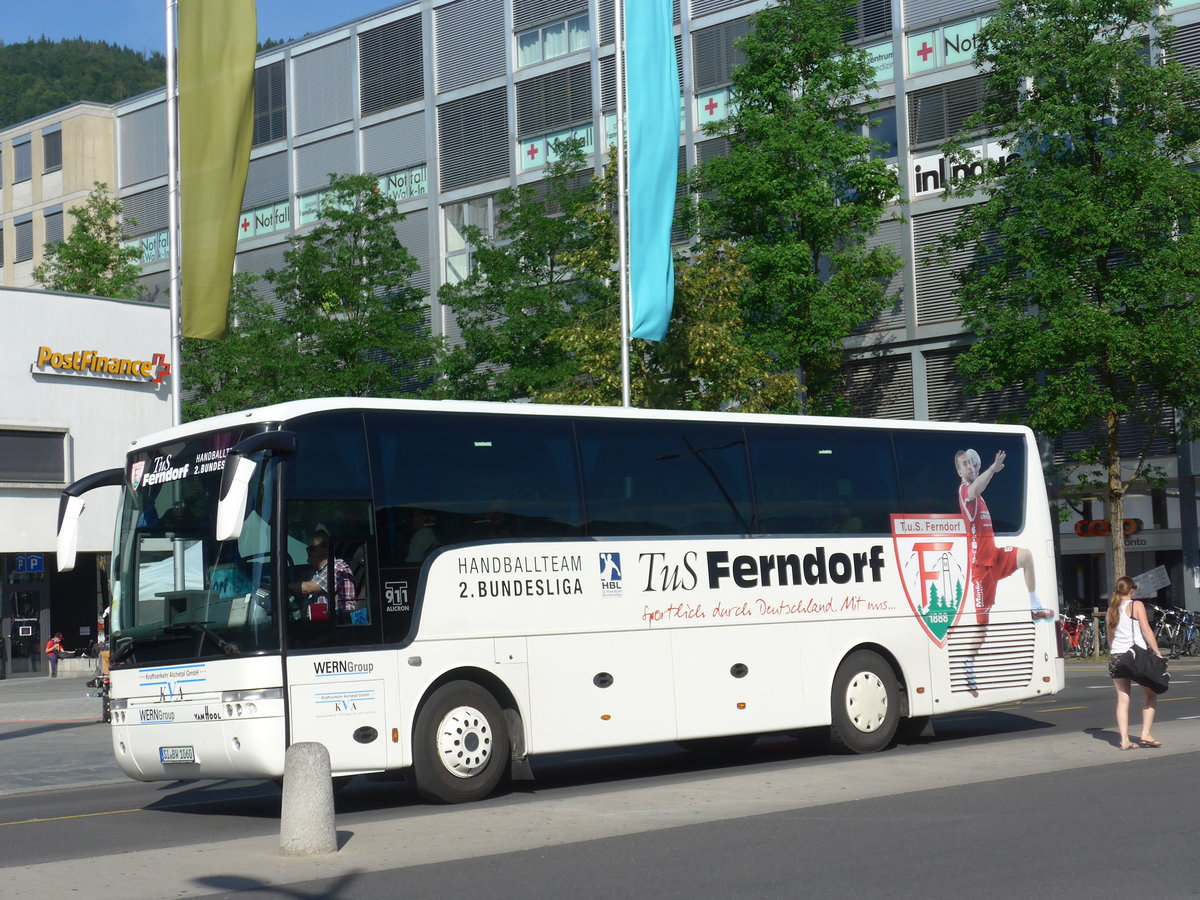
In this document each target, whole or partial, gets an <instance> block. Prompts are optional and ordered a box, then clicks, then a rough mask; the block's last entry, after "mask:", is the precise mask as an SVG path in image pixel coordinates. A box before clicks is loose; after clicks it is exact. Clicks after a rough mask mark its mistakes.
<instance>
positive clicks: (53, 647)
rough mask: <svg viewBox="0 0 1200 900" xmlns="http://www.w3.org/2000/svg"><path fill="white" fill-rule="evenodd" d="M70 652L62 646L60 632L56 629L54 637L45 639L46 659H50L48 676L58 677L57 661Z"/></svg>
mask: <svg viewBox="0 0 1200 900" xmlns="http://www.w3.org/2000/svg"><path fill="white" fill-rule="evenodd" d="M70 655H71V654H70V653H68V652H67V651H66V650H65V649H64V648H63V643H62V632H61V631H56V632H55V633H54V637H52V638H50V640H48V641H46V659H48V660H49V661H50V677H51V678H57V677H58V661H59V660H60V659H63V658H65V657H67V656H70Z"/></svg>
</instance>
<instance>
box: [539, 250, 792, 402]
mask: <svg viewBox="0 0 1200 900" xmlns="http://www.w3.org/2000/svg"><path fill="white" fill-rule="evenodd" d="M609 258H610V259H615V252H614V253H613V254H612V256H611V257H609ZM598 261H599V260H598ZM746 282H747V273H746V270H745V267H744V266H743V265H742V264H741V262H740V260H739V257H738V248H736V247H733V246H730V245H719V244H711V245H708V246H707V247H705V248H704V249H702V250H699V251H697V252H696V253H695V254H693V255H692V256H690V257H688V258H684V257H682V256H677V257H676V260H675V303H674V306H673V308H672V310H671V321H670V325H669V327H668V329H667V334H666V336H665V337H664V338H663V340H662V341H659V342H654V341H643V340H636V339H635V340H633V341H631V345H630V352H629V362H630V402H631V403H632V405H634V406H639V407H648V408H653V409H693V410H722V409H738V410H741V411H743V412H793V411H794V409H795V407H794V404H795V390H796V384H795V379H794V378H793V377H792V375H791V373H782V374H781V373H777V372H772V371H771V370H770V367H769V360H767V359H765V358H764V357H762V355H761V354H760V353H759V352H758V351H756V350H755V349H754V348H753V347H750V346H748V345H747V344H746V342H745V340H744V335H745V326H744V324H743V321H742V314H741V298H742V296H743V293H744V291H745V289H746ZM550 341H551V343H554V344H558V345H559V346H561V347H562V348H563V349H564V350H565V351H567V352H568V353H570V354H571V357H572V359H573V360H574V362H575V367H576V372H575V373H574V374H573V375H572V376H571V377H570V378H568V379H567V380H566V381H564V382H562V383H560V384H558V385H555V386H553V387H551V388H547V389H543V390H541V391H539V392H538V393H537V395H536V397H535V399H537V400H538V401H541V402H547V403H571V404H580V405H587V406H617V405H619V404H620V402H621V365H620V362H621V322H620V310H619V307H618V305H617V302H616V301H615V300H614V302H612V303H610V304H608V305H606V306H603V307H600V308H597V309H593V310H590V311H588V312H587V313H586V314H583V315H579V316H576V317H575V318H573V319H572V320H571V322H570V323H568V324H567V325H565V326H563V327H562V328H559V329H557V330H556V331H555V332H554V333H552V334H551V335H550Z"/></svg>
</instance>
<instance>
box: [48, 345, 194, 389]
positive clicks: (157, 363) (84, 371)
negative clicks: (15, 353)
mask: <svg viewBox="0 0 1200 900" xmlns="http://www.w3.org/2000/svg"><path fill="white" fill-rule="evenodd" d="M29 371H31V372H33V373H34V374H35V375H67V376H72V377H76V378H103V379H106V380H112V379H116V380H120V381H133V382H142V383H145V384H162V383H163V379H164V378H166V377H167V376H168V375H170V374H171V364H170V363H169V362H167V358H166V355H165V354H162V353H154V354H152V355H151V357H150V359H126V358H124V357H119V356H104V355H103V354H101V353H100V352H99V351H96V350H65V351H58V350H55V349H54V348H53V347H38V352H37V361H36V362H34V364H33V365H32V366H30V367H29Z"/></svg>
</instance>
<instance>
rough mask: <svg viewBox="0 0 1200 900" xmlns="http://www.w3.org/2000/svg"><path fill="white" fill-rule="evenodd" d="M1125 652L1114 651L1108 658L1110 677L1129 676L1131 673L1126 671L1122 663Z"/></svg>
mask: <svg viewBox="0 0 1200 900" xmlns="http://www.w3.org/2000/svg"><path fill="white" fill-rule="evenodd" d="M1124 656H1125V654H1124V653H1114V654H1113V655H1111V656H1110V657H1109V658H1108V677H1109V678H1128V677H1129V673H1128V672H1126V671H1125V668H1124V666H1123V665H1122V663H1123V662H1124Z"/></svg>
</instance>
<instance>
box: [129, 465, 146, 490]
mask: <svg viewBox="0 0 1200 900" xmlns="http://www.w3.org/2000/svg"><path fill="white" fill-rule="evenodd" d="M144 471H146V461H145V460H144V459H140V460H138V461H137V462H135V463H134V464H133V465H132V466H130V467H129V486H130V487H131V488H133V489H134V490H135V491H136V490H137V489H138V487H139V486H140V485H141V483H142V473H143V472H144Z"/></svg>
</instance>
